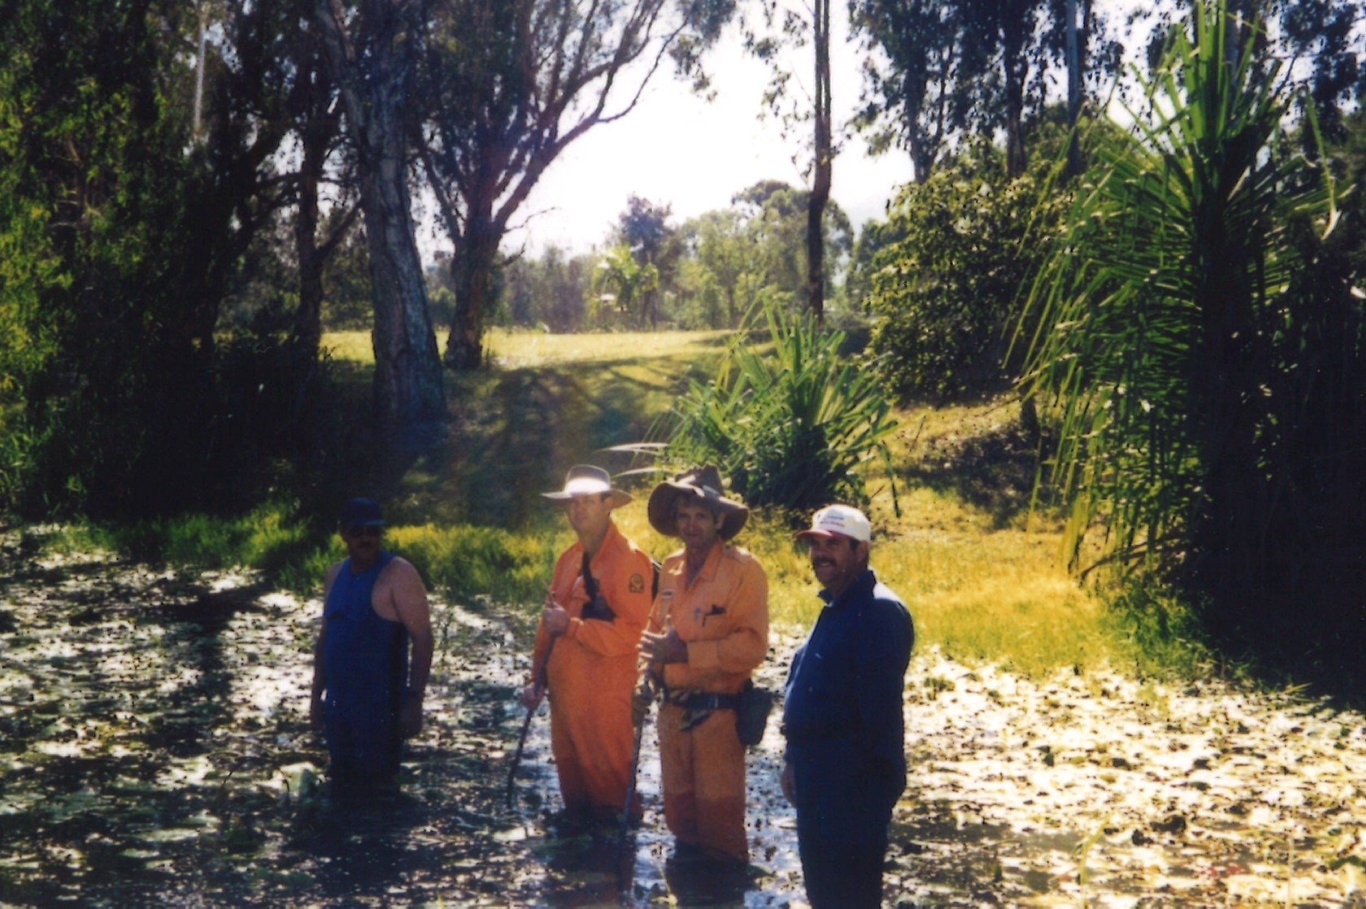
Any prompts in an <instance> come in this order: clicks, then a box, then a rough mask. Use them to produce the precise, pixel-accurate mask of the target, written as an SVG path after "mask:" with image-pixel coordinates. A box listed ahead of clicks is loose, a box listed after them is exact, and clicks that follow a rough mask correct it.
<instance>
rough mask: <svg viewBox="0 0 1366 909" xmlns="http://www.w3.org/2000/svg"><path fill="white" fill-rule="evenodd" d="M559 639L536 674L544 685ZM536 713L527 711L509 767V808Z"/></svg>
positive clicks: (553, 642)
mask: <svg viewBox="0 0 1366 909" xmlns="http://www.w3.org/2000/svg"><path fill="white" fill-rule="evenodd" d="M559 639H560V637H559V635H555V636H554V637H552V638H551V639H550V644H549V646H547V647H546V649H545V659H544V660H542V661H541V671H540V673H538V674H537V676H536V683H537V684H538V685H541V686H542V687H544V685H545V681H546V671H547V668H548V667H549V666H550V655H551V654H552V653H554V652H555V642H556V641H558V640H559ZM537 706H538V707H539V706H540V705H539V704H538V705H537ZM535 715H536V711H535V710H528V711H527V712H526V719H524V720H522V734H521V735H520V736H518V738H517V751H516V753H515V754H513V756H512V766H510V767H508V786H507V789H508V793H507V806H508V807H509V808H511V807H512V799H513V795H514V787H515V786H516V783H517V768H518V766H520V765H521V763H522V751H523V749H525V748H526V734H527V731H528V730H530V729H531V718H532V717H534V716H535Z"/></svg>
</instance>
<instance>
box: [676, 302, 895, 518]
mask: <svg viewBox="0 0 1366 909" xmlns="http://www.w3.org/2000/svg"><path fill="white" fill-rule="evenodd" d="M763 312H764V319H765V323H766V327H767V332H768V335H769V337H771V339H772V349H771V350H769V349H767V346H766V345H765V346H762V347H761V346H759V345H756V344H755V343H753V342H752V341H751V340H750V338H749V337H748V333H746V332H741V333H738V334H737V335H736V336H735V338H734V340H732V342H731V344H730V348H729V350H728V351H727V354H726V356H725V357H723V359H722V363H721V366H720V369H719V372H718V373H717V375H716V376H715V378H714V380H713V381H711V382H699V381H695V380H694V381H693V382H692V383H691V384H690V386H689V389H688V391H687V393H686V394H684V395H683V396H682V397H681V398H680V399H679V401H678V403H677V405H676V406H675V408H674V411H675V413H674V416H675V418H676V422H675V425H674V428H673V429H672V431H671V432H670V434H669V443H668V452H667V455H668V460H670V461H671V462H679V463H706V462H710V463H713V464H716V465H717V466H718V467H719V468H720V469H721V472H722V473H723V474H724V475H726V476H727V477H729V478H730V480H731V483H732V485H733V486H734V487H735V489H736V490H737V491H738V492H740V493H741V494H742V495H743V496H744V497H745V499H746V501H748V502H749V503H750V504H753V505H777V506H784V507H788V508H793V509H799V510H809V509H811V508H816V507H819V506H821V505H826V504H829V503H830V502H834V501H843V502H850V503H854V504H862V503H865V502H866V501H867V499H868V495H867V491H866V488H865V476H864V473H863V470H864V467H865V465H866V464H867V462H868V461H870V460H871V459H873V458H880V459H881V460H882V462H883V464H884V466H885V467H887V468H888V476H890V475H891V473H890V464H891V457H890V453H889V451H888V448H887V444H886V440H887V437H888V436H889V435H890V434H891V433H892V432H893V431H894V430H895V429H896V425H897V424H896V420H895V419H894V418H893V417H892V415H891V405H890V403H889V402H888V401H887V400H886V397H885V396H884V395H883V393H882V390H881V388H880V386H879V384H878V380H877V376H876V372H875V370H873V369H872V368H870V365H871V364H870V363H868V362H867V361H864V360H861V359H858V358H852V357H850V356H848V355H846V354H844V353H842V352H841V347H842V345H843V344H844V341H845V336H844V334H843V333H842V332H838V331H830V330H827V329H824V328H822V327H821V326H820V325H819V324H817V323H816V322H815V320H813V319H811V318H810V317H808V316H796V315H789V314H785V312H784V310H783V308H782V307H781V306H778V305H770V306H768V307H766V308H765V309H764V311H763ZM892 492H893V503H894V505H895V489H893V490H892Z"/></svg>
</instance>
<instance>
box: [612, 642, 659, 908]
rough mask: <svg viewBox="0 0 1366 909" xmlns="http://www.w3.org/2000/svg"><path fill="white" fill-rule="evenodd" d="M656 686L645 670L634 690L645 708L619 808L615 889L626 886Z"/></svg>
mask: <svg viewBox="0 0 1366 909" xmlns="http://www.w3.org/2000/svg"><path fill="white" fill-rule="evenodd" d="M656 688H657V686H656V684H655V677H654V674H653V673H651V672H650V671H649V669H646V671H645V675H644V676H643V677H642V678H641V680H640V687H639V688H637V689H636V694H635V697H637V698H643V699H644V700H645V708H644V709H643V710H642V711H641V712H640V722H638V723H636V747H635V751H634V752H633V753H632V754H631V776H630V779H629V782H628V783H627V784H626V801H625V802H624V803H623V804H622V806H621V829H620V830H619V831H618V835H617V889H619V890H620V889H622V888H624V887H625V886H626V883H627V879H628V875H627V873H626V871H627V867H628V865H627V861H626V837H627V835H628V834H629V833H630V829H631V809H632V808H633V807H634V803H635V800H636V774H637V771H639V769H640V743H641V740H642V739H643V738H644V736H645V721H646V720H647V719H649V716H650V705H651V704H653V703H654V700H655V694H656Z"/></svg>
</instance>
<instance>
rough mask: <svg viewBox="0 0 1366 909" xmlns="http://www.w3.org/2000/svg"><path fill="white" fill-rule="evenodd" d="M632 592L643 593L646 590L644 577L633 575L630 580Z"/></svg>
mask: <svg viewBox="0 0 1366 909" xmlns="http://www.w3.org/2000/svg"><path fill="white" fill-rule="evenodd" d="M630 585H631V592H632V593H642V592H644V590H645V578H644V577H643V576H642V575H638V574H633V575H631V580H630Z"/></svg>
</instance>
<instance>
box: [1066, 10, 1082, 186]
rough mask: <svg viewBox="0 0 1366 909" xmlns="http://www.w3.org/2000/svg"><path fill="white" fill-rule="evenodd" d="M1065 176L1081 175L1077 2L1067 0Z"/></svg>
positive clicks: (1079, 46)
mask: <svg viewBox="0 0 1366 909" xmlns="http://www.w3.org/2000/svg"><path fill="white" fill-rule="evenodd" d="M1064 9H1066V15H1067V126H1068V128H1069V134H1068V139H1067V176H1069V177H1076V176H1078V175H1080V174H1081V143H1080V141H1079V139H1078V137H1077V123H1078V121H1079V120H1080V119H1081V76H1082V64H1083V58H1082V50H1081V34H1080V31H1081V30H1080V29H1079V28H1078V27H1077V0H1067V3H1066V4H1065V5H1064Z"/></svg>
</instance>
